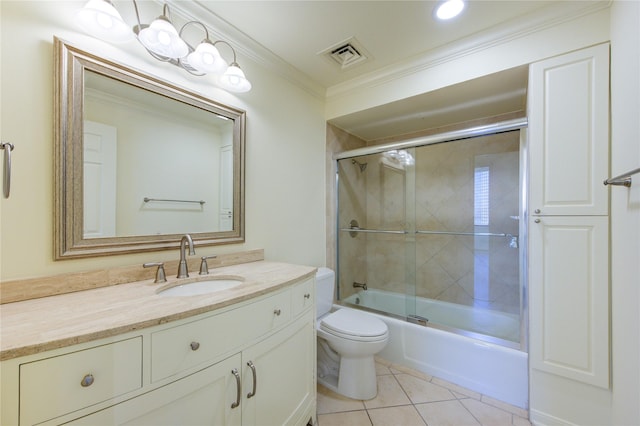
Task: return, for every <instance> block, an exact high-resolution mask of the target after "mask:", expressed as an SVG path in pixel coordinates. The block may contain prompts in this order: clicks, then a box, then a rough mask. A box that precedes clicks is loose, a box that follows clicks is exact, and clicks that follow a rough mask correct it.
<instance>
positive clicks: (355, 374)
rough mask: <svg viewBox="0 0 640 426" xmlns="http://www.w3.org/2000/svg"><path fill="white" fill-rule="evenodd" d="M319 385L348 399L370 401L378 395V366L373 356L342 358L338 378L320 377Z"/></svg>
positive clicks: (333, 376) (331, 375)
mask: <svg viewBox="0 0 640 426" xmlns="http://www.w3.org/2000/svg"><path fill="white" fill-rule="evenodd" d="M318 383H320V384H321V385H323V386H325V387H326V388H328V389H330V390H332V391H334V392H336V393H339V394H340V395H344V396H346V397H348V398H353V399H359V400H368V399H373V398H375V397H376V395H377V394H378V385H377V378H376V365H375V361H374V359H373V356H368V357H362V358H347V357H341V358H340V368H339V373H338V376H335V375H333V374H328V375H326V376H324V377H319V376H318Z"/></svg>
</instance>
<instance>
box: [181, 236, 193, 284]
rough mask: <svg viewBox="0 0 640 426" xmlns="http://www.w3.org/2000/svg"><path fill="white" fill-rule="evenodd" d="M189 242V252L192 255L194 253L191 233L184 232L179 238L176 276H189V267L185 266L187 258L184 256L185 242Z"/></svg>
mask: <svg viewBox="0 0 640 426" xmlns="http://www.w3.org/2000/svg"><path fill="white" fill-rule="evenodd" d="M187 243H188V244H189V254H190V255H191V256H193V255H194V254H196V251H195V249H194V248H193V239H192V238H191V235H189V234H184V235H183V236H182V239H181V240H180V263H179V264H178V276H177V278H188V277H189V268H187V260H186V258H185V251H186V248H187V247H186V244H187Z"/></svg>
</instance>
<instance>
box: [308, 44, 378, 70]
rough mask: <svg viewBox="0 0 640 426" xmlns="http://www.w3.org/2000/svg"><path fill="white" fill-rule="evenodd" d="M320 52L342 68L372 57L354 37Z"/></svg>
mask: <svg viewBox="0 0 640 426" xmlns="http://www.w3.org/2000/svg"><path fill="white" fill-rule="evenodd" d="M318 54H319V55H322V56H325V57H326V58H328V59H329V60H331V61H332V62H334V63H337V64H338V65H340V68H342V69H346V68H348V67H351V66H353V65H356V64H360V63H362V62H364V61H366V60H368V59H370V58H371V55H369V54H368V53H367V51H366V50H365V49H364V48H363V47H362V46H360V44H359V43H358V41H357V40H356V39H355V38H353V37H352V38H350V39H348V40H345V41H342V42H340V43H338V44H336V45H334V46H331V47H330V48H328V49H325V50H323V51H322V52H319V53H318Z"/></svg>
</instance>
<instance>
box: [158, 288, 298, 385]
mask: <svg viewBox="0 0 640 426" xmlns="http://www.w3.org/2000/svg"><path fill="white" fill-rule="evenodd" d="M291 317H292V315H291V291H290V290H285V291H282V292H279V293H277V294H274V295H272V296H269V297H267V298H265V299H262V300H259V301H257V302H254V303H250V304H248V305H245V306H242V307H239V308H237V309H233V310H231V311H227V312H223V313H221V314H218V315H213V316H210V317H206V318H202V319H199V320H196V321H192V322H189V323H186V324H182V325H178V326H176V327H172V328H168V329H165V330H162V331H158V332H155V333H153V334H152V335H151V380H152V381H154V382H155V381H158V380H162V379H164V378H167V377H169V376H172V375H174V374H178V373H180V372H182V371H184V370H186V369H189V368H192V367H195V366H197V365H200V364H202V363H205V362H208V361H210V360H213V359H215V358H216V357H219V356H221V355H223V354H225V353H228V352H230V351H232V350H234V349H236V348H238V347H239V346H242V345H243V344H245V343H247V342H249V341H250V340H253V339H255V338H257V337H259V336H262V335H263V334H265V333H268V332H269V331H271V330H272V329H274V328H276V327H279V326H281V325H284V324H286V323H287V322H288V321H289V320H290V319H291Z"/></svg>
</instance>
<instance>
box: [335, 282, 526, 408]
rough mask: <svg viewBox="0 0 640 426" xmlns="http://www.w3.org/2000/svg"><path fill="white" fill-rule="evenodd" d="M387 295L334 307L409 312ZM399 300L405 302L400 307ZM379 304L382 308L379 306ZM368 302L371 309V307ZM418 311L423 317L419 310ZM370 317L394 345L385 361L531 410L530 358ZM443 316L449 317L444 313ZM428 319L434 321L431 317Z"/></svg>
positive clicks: (383, 317)
mask: <svg viewBox="0 0 640 426" xmlns="http://www.w3.org/2000/svg"><path fill="white" fill-rule="evenodd" d="M363 293H366V294H363ZM385 293H387V292H384V291H380V290H374V289H371V290H367V291H366V292H364V291H361V292H360V293H357V294H355V295H353V296H349V297H348V298H346V299H344V300H343V301H342V302H341V303H343V304H340V305H334V307H335V308H336V309H351V308H349V307H346V306H345V305H344V303H345V302H346V303H355V299H356V298H359V299H360V300H359V306H360V307H366V308H369V309H375V310H382V309H380V308H382V306H381V305H379V304H380V303H386V307H385V309H387V308H391V309H393V308H394V306H393V305H394V304H395V305H396V306H395V308H397V309H400V308H401V309H400V310H398V311H393V310H391V309H390V310H389V311H387V312H391V313H392V315H401V313H402V312H404V303H405V302H404V297H403V296H402V295H394V294H393V293H389V294H385ZM385 296H394V297H389V298H388V300H387V301H386V302H384V300H383V299H384V297H385ZM417 299H418V300H417V301H416V303H417V304H418V305H419V304H421V303H422V302H425V301H427V302H431V301H428V300H426V299H422V300H420V299H421V298H417ZM398 300H401V301H402V302H401V304H400V302H399V301H398ZM374 301H376V303H378V305H374V304H373V302H374ZM367 302H368V303H371V304H372V306H371V307H369V306H366V305H365V303H367ZM436 304H439V302H436ZM454 306H455V305H454ZM439 308H442V306H440V307H439ZM441 310H442V309H441ZM416 311H417V312H423V311H420V310H419V309H418V308H416ZM461 312H462V311H456V312H454V313H453V314H451V313H449V314H447V315H448V316H453V317H456V315H458V314H460V313H461ZM370 313H371V314H372V315H375V316H377V317H379V318H380V319H381V320H383V321H384V322H385V323H386V324H387V326H388V327H389V343H388V344H387V346H386V347H385V349H383V350H382V352H380V353H379V354H378V355H379V356H380V357H382V358H384V359H386V360H388V361H391V362H393V363H397V364H400V365H404V366H407V367H410V368H413V369H415V370H418V371H422V372H424V373H427V374H430V375H433V376H435V377H438V378H440V379H444V380H446V381H449V382H451V383H455V384H457V385H460V386H463V387H465V388H467V389H471V390H473V391H476V392H479V393H481V394H483V395H487V396H490V397H492V398H495V399H498V400H500V401H504V402H507V403H509V404H512V405H515V406H517V407H521V408H524V409H528V405H529V391H528V387H529V378H528V355H527V353H526V352H523V351H520V350H518V349H514V348H510V347H505V346H503V345H498V344H495V343H490V342H486V341H482V340H479V339H477V338H473V337H470V336H468V335H461V334H456V333H452V332H449V331H445V330H442V329H439V328H436V327H430V326H427V327H425V326H423V325H418V324H413V323H410V322H407V321H406V320H403V319H397V318H395V317H391V316H388V315H381V314H378V313H375V312H371V311H370ZM423 314H424V312H423ZM423 314H420V315H421V316H422V315H423ZM433 314H434V312H432V313H431V314H430V315H431V318H433V319H429V320H430V322H435V317H434V316H433ZM440 314H442V315H444V313H440ZM423 316H426V317H427V318H429V316H428V315H423ZM427 324H429V323H427ZM507 328H508V327H507Z"/></svg>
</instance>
